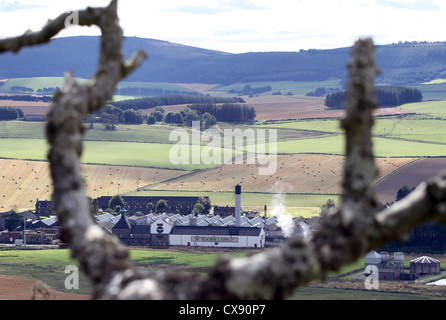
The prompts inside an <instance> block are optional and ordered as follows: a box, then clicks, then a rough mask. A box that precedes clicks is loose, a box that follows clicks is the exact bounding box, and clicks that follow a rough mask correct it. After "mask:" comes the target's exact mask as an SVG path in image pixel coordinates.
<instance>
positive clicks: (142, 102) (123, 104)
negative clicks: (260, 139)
mask: <svg viewBox="0 0 446 320" xmlns="http://www.w3.org/2000/svg"><path fill="white" fill-rule="evenodd" d="M226 102H238V103H244V102H245V101H244V100H243V99H241V98H221V97H210V96H193V95H167V96H160V97H152V98H141V99H132V100H123V101H116V102H111V104H112V105H113V106H115V107H119V108H121V109H122V110H127V109H134V110H140V109H153V108H155V107H157V106H169V105H177V104H193V103H226Z"/></svg>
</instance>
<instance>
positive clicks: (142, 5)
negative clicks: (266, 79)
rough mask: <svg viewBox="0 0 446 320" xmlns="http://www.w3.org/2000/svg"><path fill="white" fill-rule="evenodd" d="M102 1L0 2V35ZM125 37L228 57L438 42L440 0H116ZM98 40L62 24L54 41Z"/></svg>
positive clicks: (104, 0) (445, 13)
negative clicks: (368, 40) (362, 43)
mask: <svg viewBox="0 0 446 320" xmlns="http://www.w3.org/2000/svg"><path fill="white" fill-rule="evenodd" d="M108 3H109V0H76V1H69V2H68V1H60V0H40V1H38V2H37V1H35V0H0V38H5V37H10V36H16V35H20V34H22V33H24V32H25V31H26V30H29V29H30V30H32V31H37V30H39V29H41V28H42V27H43V25H44V24H45V23H46V21H47V20H48V19H54V18H56V17H57V16H58V15H59V14H60V13H62V12H66V11H72V10H78V9H84V8H86V7H87V6H93V7H98V6H105V5H107V4H108ZM118 10H119V17H120V20H121V26H122V27H123V30H124V34H125V35H126V36H137V37H142V38H151V39H159V40H165V41H170V42H175V43H181V44H185V45H191V46H196V47H201V48H205V49H212V50H219V51H225V52H231V53H243V52H266V51H299V50H301V49H304V50H307V49H330V48H339V47H348V46H351V45H352V44H353V43H354V41H355V40H356V39H358V38H359V37H372V38H373V39H374V41H375V43H376V44H390V43H394V42H399V41H403V42H404V41H446V33H445V30H446V19H445V17H446V1H444V0H274V1H271V0H252V1H250V0H188V1H184V0H183V1H180V0H162V1H159V0H145V1H141V0H120V2H119V8H118ZM73 35H99V29H98V28H96V27H94V28H88V27H78V26H77V27H70V28H69V29H67V30H65V31H63V32H61V33H60V34H59V36H73Z"/></svg>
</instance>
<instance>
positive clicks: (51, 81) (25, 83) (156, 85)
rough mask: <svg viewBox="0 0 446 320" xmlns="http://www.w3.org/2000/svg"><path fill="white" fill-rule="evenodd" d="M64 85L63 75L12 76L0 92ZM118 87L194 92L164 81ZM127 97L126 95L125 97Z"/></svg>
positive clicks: (85, 80)
mask: <svg viewBox="0 0 446 320" xmlns="http://www.w3.org/2000/svg"><path fill="white" fill-rule="evenodd" d="M77 80H78V81H79V82H80V83H86V82H88V81H89V80H88V79H80V78H77ZM64 85H65V78H63V77H33V78H14V79H10V80H9V81H8V82H6V83H5V84H4V85H3V86H1V87H0V92H5V93H9V92H14V91H12V89H11V88H12V87H14V86H18V87H25V88H31V89H33V90H34V92H35V93H36V92H37V90H38V89H43V88H56V87H59V88H62V87H63V86H64ZM117 87H118V88H128V87H129V88H152V89H163V90H171V91H174V90H178V91H188V92H194V91H193V90H190V89H187V88H185V87H183V86H181V85H177V84H173V83H166V82H129V81H122V82H120V83H119V84H118V86H117ZM127 99H128V97H127Z"/></svg>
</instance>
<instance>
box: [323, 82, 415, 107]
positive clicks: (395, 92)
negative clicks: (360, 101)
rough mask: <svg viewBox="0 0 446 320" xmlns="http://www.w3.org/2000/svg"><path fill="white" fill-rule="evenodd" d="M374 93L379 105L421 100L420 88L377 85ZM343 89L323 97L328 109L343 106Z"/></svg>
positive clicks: (391, 105)
mask: <svg viewBox="0 0 446 320" xmlns="http://www.w3.org/2000/svg"><path fill="white" fill-rule="evenodd" d="M376 95H377V97H378V103H379V106H380V107H396V106H400V105H402V104H405V103H412V102H421V101H422V100H423V94H422V93H421V90H419V89H416V88H408V87H395V86H377V87H376ZM344 99H345V91H338V92H333V93H329V94H328V95H327V97H326V98H325V105H326V106H327V107H328V108H330V109H340V108H343V103H344Z"/></svg>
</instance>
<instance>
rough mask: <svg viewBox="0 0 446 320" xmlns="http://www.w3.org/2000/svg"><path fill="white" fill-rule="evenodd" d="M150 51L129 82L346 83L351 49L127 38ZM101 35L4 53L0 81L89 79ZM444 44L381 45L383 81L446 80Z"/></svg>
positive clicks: (128, 45) (129, 47) (129, 45)
mask: <svg viewBox="0 0 446 320" xmlns="http://www.w3.org/2000/svg"><path fill="white" fill-rule="evenodd" d="M138 49H144V50H146V51H147V52H148V53H149V55H150V59H149V60H147V61H146V62H145V63H144V65H143V66H142V67H141V68H140V69H139V70H137V71H136V72H135V73H134V74H133V75H132V76H131V77H130V78H129V79H128V80H130V81H150V82H172V83H209V84H231V83H238V82H248V81H249V82H259V81H283V80H292V81H322V80H327V79H344V78H345V75H346V63H347V61H348V55H349V51H350V48H338V49H330V50H301V51H299V52H275V51H274V48H266V49H267V50H271V51H269V52H248V53H242V54H232V53H227V52H220V51H213V50H207V49H202V48H197V47H191V46H186V45H181V44H177V43H171V42H168V41H161V40H154V39H143V38H136V37H131V38H126V39H125V42H124V51H125V53H126V56H130V54H131V53H132V52H134V51H135V50H138ZM98 50H99V37H67V38H56V39H53V40H52V41H51V42H50V43H49V44H47V45H43V46H40V47H34V48H26V49H23V50H22V51H21V52H20V53H19V54H17V55H13V54H9V53H8V54H3V55H0V79H2V78H23V77H60V76H63V74H64V72H66V71H67V70H73V71H74V74H75V76H77V77H80V78H88V77H90V76H91V74H92V73H93V72H94V70H95V66H96V64H97V59H98ZM444 61H446V43H444V42H436V43H418V42H417V43H400V44H392V45H382V46H378V66H379V68H380V69H381V75H380V77H379V78H378V82H380V83H390V84H398V85H404V84H414V83H421V82H426V81H430V80H433V79H436V78H441V77H444V78H446V68H445V66H444Z"/></svg>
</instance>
